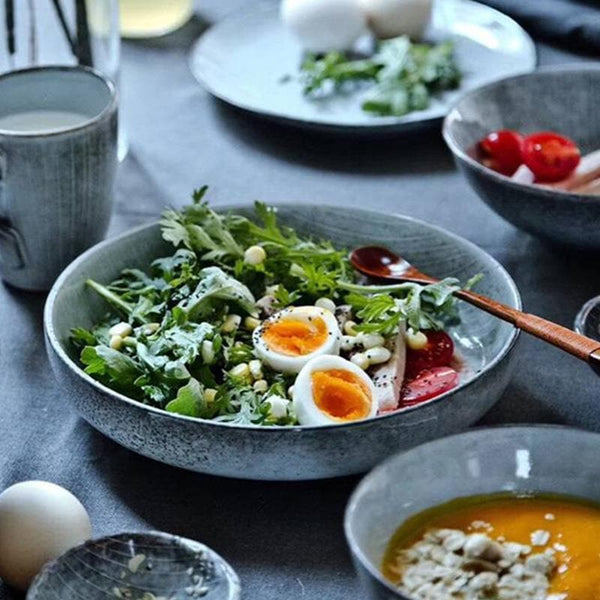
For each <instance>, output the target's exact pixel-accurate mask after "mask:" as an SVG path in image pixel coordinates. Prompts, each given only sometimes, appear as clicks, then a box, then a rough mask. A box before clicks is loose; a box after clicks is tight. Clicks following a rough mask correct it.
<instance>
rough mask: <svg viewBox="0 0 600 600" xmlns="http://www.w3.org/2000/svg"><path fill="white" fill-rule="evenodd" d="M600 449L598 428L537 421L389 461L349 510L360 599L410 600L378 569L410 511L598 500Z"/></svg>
mask: <svg viewBox="0 0 600 600" xmlns="http://www.w3.org/2000/svg"><path fill="white" fill-rule="evenodd" d="M551 448H560V452H552V451H549V450H550V449H551ZM599 452H600V435H599V434H597V433H589V432H584V431H580V430H578V429H571V428H568V427H557V426H549V425H548V426H545V425H533V426H514V427H494V428H486V429H477V430H474V431H469V432H467V433H463V434H459V435H454V436H451V437H448V438H444V439H441V440H436V441H433V442H429V443H427V444H424V445H422V446H419V447H417V448H414V449H412V450H409V451H407V452H404V453H401V454H398V455H396V456H394V457H392V458H390V459H389V460H387V461H386V462H384V463H383V464H381V465H379V466H378V467H377V468H375V469H374V470H373V471H372V472H371V473H369V475H367V476H366V477H365V478H364V479H363V480H362V481H361V482H360V484H359V485H358V487H357V489H356V490H355V492H354V493H353V494H352V497H351V498H350V501H349V503H348V506H347V508H346V517H345V524H344V525H345V532H346V539H347V541H348V544H349V546H350V550H351V552H352V558H353V560H354V564H355V566H356V569H357V571H358V573H359V576H360V579H361V582H362V583H363V586H364V589H365V592H366V596H363V597H364V598H365V599H366V598H368V599H369V600H398V599H399V598H400V599H402V600H410V599H409V598H407V597H406V596H404V595H403V594H401V593H400V592H399V591H397V590H396V589H395V587H394V586H393V585H392V584H391V583H389V582H388V581H387V580H385V578H384V577H383V575H382V574H381V572H380V568H381V564H382V560H383V556H384V552H385V549H386V547H387V544H388V543H389V540H390V538H391V536H392V535H393V533H394V532H395V530H396V529H397V528H398V527H399V526H400V525H401V524H402V523H403V522H404V521H406V519H407V518H409V517H410V516H412V515H415V514H418V513H419V512H421V511H423V510H425V509H426V508H430V507H432V506H436V505H439V504H442V503H444V502H447V501H449V500H453V499H455V498H459V497H465V496H474V495H479V494H493V493H498V492H515V493H535V492H546V493H556V494H566V495H570V496H578V497H580V498H587V499H591V500H594V501H600V479H599V478H598V461H597V457H598V453H599ZM575 465H576V466H577V468H576V469H575V468H574V466H575Z"/></svg>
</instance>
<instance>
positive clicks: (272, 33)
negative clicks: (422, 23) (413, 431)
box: [190, 0, 536, 135]
mask: <svg viewBox="0 0 600 600" xmlns="http://www.w3.org/2000/svg"><path fill="white" fill-rule="evenodd" d="M426 37H427V40H428V41H431V42H437V41H443V40H447V39H452V40H454V42H455V48H456V50H455V51H456V56H457V59H458V64H459V66H460V68H461V71H462V72H463V74H464V77H463V81H462V84H461V86H460V89H458V90H456V91H453V92H447V93H445V94H443V95H441V96H439V97H437V98H435V99H433V100H432V102H431V105H430V107H429V108H428V109H427V110H423V111H417V112H413V113H409V114H408V115H405V116H403V117H378V116H373V115H369V114H368V113H365V112H364V111H363V110H362V109H361V104H362V96H363V95H364V94H363V95H361V93H357V94H348V95H344V94H336V95H335V96H333V97H330V98H326V99H320V100H318V101H314V100H310V99H307V98H306V97H305V96H304V94H303V93H302V86H301V84H300V82H299V81H298V78H297V74H298V68H299V65H300V63H301V61H302V49H301V47H300V46H299V44H298V43H297V42H296V40H295V39H293V37H292V36H291V35H290V34H289V33H288V31H287V30H286V29H285V28H284V26H283V24H282V23H281V20H280V18H279V13H278V8H277V4H274V3H272V2H271V3H262V4H258V5H255V6H253V7H252V8H249V9H247V10H243V11H240V12H237V13H234V14H232V15H231V16H229V17H228V18H225V19H224V20H222V21H220V22H219V23H217V24H216V25H215V26H213V27H212V28H211V29H209V30H208V32H207V33H205V34H204V35H203V36H202V37H201V38H200V39H199V40H198V42H197V43H196V45H195V46H194V48H193V50H192V53H191V56H190V65H191V69H192V72H193V74H194V76H195V77H196V79H198V81H199V82H200V83H201V84H202V85H204V86H205V87H206V88H207V89H208V91H209V92H210V93H211V94H213V95H214V96H217V97H218V98H220V99H221V100H224V101H225V102H228V103H229V104H232V105H234V106H237V107H239V108H243V109H246V110H249V111H252V112H254V113H257V114H259V115H262V116H265V117H270V118H274V119H277V120H281V121H285V122H288V123H292V124H295V125H303V126H305V127H311V128H318V129H337V130H344V131H349V132H353V133H366V134H369V135H371V134H380V133H386V132H387V133H395V132H400V131H404V130H407V129H415V128H420V127H423V126H428V125H431V124H433V123H435V122H438V121H439V120H441V119H442V118H443V117H444V116H445V115H446V113H447V112H448V109H449V107H450V106H451V105H452V103H453V102H454V101H455V100H456V99H457V97H458V96H459V95H460V94H461V93H462V92H464V91H466V90H470V89H473V88H476V87H478V86H480V85H483V84H484V83H488V82H490V81H492V80H494V79H499V78H501V77H507V76H509V75H514V74H516V73H525V72H528V71H532V70H533V69H534V68H535V65H536V53H535V46H534V44H533V42H532V40H531V38H530V37H529V36H528V35H527V33H526V32H525V31H524V30H523V29H522V28H521V27H520V26H519V25H518V24H517V23H515V21H513V20H512V19H510V18H509V17H507V16H506V15H504V14H502V13H500V12H498V11H497V10H494V9H492V8H490V7H488V6H484V5H483V4H479V3H477V2H472V1H471V0H443V1H442V2H438V3H436V8H435V11H434V18H433V24H432V27H431V28H430V31H429V32H428V33H427V36H426ZM282 79H283V80H286V81H285V83H282Z"/></svg>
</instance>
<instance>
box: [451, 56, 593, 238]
mask: <svg viewBox="0 0 600 600" xmlns="http://www.w3.org/2000/svg"><path fill="white" fill-rule="evenodd" d="M599 103H600V67H598V66H597V65H584V66H581V65H576V66H566V67H563V66H561V67H558V68H548V69H540V70H538V71H535V72H534V73H528V74H525V75H517V76H515V77H509V78H506V79H502V80H500V81H496V82H495V83H491V84H489V85H486V86H484V87H482V88H479V89H477V90H473V91H471V92H467V93H466V94H464V95H463V96H462V97H461V99H460V100H459V101H458V102H457V103H456V104H455V106H454V108H453V109H452V110H451V111H450V113H449V114H448V116H447V117H446V119H445V121H444V126H443V134H444V139H445V140H446V143H447V144H448V147H449V148H450V150H452V152H453V154H454V158H455V160H456V163H457V165H458V166H459V168H460V169H461V171H462V172H463V173H464V175H465V176H466V178H467V181H468V182H469V183H470V184H471V186H472V187H473V189H474V190H475V191H476V192H477V193H478V194H479V197H480V198H481V199H482V200H483V201H484V202H485V203H486V204H487V205H488V206H490V208H492V210H494V211H495V212H496V213H498V214H499V215H500V216H501V217H503V218H504V219H506V220H507V221H509V222H510V223H512V224H513V225H515V226H516V227H518V228H520V229H523V230H525V231H527V232H529V233H531V234H532V235H535V236H538V237H540V238H543V239H545V240H548V241H550V242H553V243H557V244H565V245H571V246H575V247H582V248H588V249H597V248H600V227H598V223H599V221H600V198H599V197H598V196H589V195H582V194H574V193H570V192H565V191H560V190H555V189H548V188H544V187H541V186H538V185H527V184H522V183H517V182H515V181H513V180H512V179H511V178H510V177H506V176H504V175H501V174H500V173H497V172H496V171H493V170H492V169H488V168H487V167H485V166H484V165H482V164H481V163H480V162H479V161H478V160H476V158H475V152H474V149H475V148H476V145H477V143H478V142H479V140H481V139H482V138H484V137H485V136H486V135H487V134H488V133H490V132H492V131H497V130H499V129H515V130H517V131H521V132H522V133H525V134H527V133H532V132H535V131H556V132H557V133H561V134H564V135H566V136H568V137H570V138H571V139H572V140H574V141H575V142H576V143H577V145H578V146H579V147H580V148H581V152H582V154H588V153H589V152H591V151H593V150H597V149H598V148H600V117H599V116H598V110H597V107H598V104H599Z"/></svg>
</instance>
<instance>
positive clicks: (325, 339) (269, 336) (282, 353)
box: [252, 306, 342, 373]
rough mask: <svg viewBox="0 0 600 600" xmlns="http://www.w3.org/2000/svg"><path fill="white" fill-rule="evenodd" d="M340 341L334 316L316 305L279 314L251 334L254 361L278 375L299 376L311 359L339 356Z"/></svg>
mask: <svg viewBox="0 0 600 600" xmlns="http://www.w3.org/2000/svg"><path fill="white" fill-rule="evenodd" d="M341 339H342V336H341V333H340V328H339V326H338V322H337V319H336V318H335V315H334V314H333V313H332V312H331V311H329V310H327V309H325V308H319V307H317V306H293V307H289V308H286V309H284V310H282V311H279V312H278V313H275V314H274V315H273V316H272V317H270V318H269V319H267V320H266V321H264V322H263V324H262V325H261V326H260V327H258V328H257V329H255V330H254V333H253V335H252V341H253V343H254V349H255V352H256V355H257V356H258V358H260V359H261V360H262V361H263V362H264V363H266V364H267V365H268V366H269V367H271V368H272V369H273V370H275V371H281V372H282V373H299V372H300V370H301V369H302V367H303V366H304V365H305V364H306V363H307V362H308V361H309V360H310V359H311V358H314V357H315V356H320V355H322V354H339V352H340V342H341Z"/></svg>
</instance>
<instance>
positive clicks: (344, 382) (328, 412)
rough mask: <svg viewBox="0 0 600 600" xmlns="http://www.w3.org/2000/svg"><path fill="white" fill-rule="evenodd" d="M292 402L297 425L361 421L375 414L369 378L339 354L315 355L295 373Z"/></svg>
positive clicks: (373, 387)
mask: <svg viewBox="0 0 600 600" xmlns="http://www.w3.org/2000/svg"><path fill="white" fill-rule="evenodd" d="M293 406H294V411H295V413H296V416H297V418H298V422H299V423H300V424H301V425H334V424H341V423H350V422H352V421H362V420H363V419H368V418H370V417H374V416H375V415H376V414H377V399H376V396H375V386H374V384H373V382H372V381H371V378H370V377H369V376H368V375H367V374H366V373H365V372H364V371H363V370H362V369H361V368H360V367H357V366H356V365H355V364H353V363H351V362H350V361H348V360H346V359H345V358H342V357H341V356H317V357H316V358H313V359H312V360H310V361H309V362H308V363H306V365H304V367H303V368H302V371H300V373H299V374H298V377H296V381H295V383H294V390H293Z"/></svg>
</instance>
